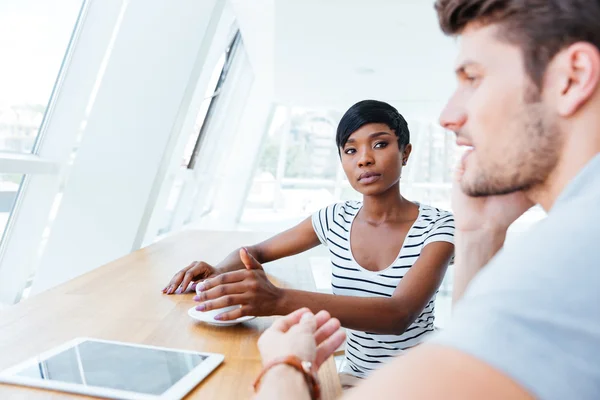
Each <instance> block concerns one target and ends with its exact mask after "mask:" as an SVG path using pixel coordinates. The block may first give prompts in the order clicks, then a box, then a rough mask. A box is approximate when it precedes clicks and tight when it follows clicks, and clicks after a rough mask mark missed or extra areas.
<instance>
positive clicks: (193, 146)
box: [157, 31, 243, 237]
mask: <svg viewBox="0 0 600 400" xmlns="http://www.w3.org/2000/svg"><path fill="white" fill-rule="evenodd" d="M240 48H243V42H242V37H241V34H240V32H239V31H236V32H235V34H234V35H233V39H231V41H230V42H229V45H228V46H227V48H226V49H225V51H224V52H223V54H222V55H221V57H219V59H218V61H217V63H216V65H215V67H214V69H213V71H212V74H211V77H210V80H209V82H208V85H207V88H206V92H205V96H204V100H203V102H202V105H201V107H200V110H199V112H198V115H197V116H196V122H195V125H194V133H195V134H191V135H190V137H189V139H188V141H187V143H186V145H185V148H184V152H183V158H182V161H181V168H180V169H179V170H178V171H177V173H176V174H174V175H172V176H171V177H170V179H171V184H170V185H171V186H170V191H169V195H168V199H167V203H166V207H165V211H164V213H163V216H162V221H161V223H160V227H159V229H158V232H157V236H158V237H160V236H161V235H164V234H167V233H169V232H171V231H172V230H174V229H178V227H179V225H181V224H183V223H187V222H189V221H190V219H191V215H186V216H184V215H183V214H188V212H189V211H190V210H189V209H190V208H191V207H192V205H193V203H194V200H195V196H196V195H197V193H198V187H197V186H198V182H197V181H196V178H195V176H194V171H193V170H194V167H195V166H196V163H197V161H198V154H199V152H200V148H201V145H202V142H203V140H204V138H205V136H206V134H207V132H208V131H209V129H210V125H211V122H213V119H214V116H215V113H216V110H217V105H218V104H219V100H220V98H221V95H222V94H223V87H224V85H225V82H227V78H228V75H229V73H230V72H231V68H232V65H233V63H234V60H235V59H236V53H237V51H238V49H240Z"/></svg>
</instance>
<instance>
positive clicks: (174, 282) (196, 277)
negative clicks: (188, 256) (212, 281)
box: [162, 261, 218, 294]
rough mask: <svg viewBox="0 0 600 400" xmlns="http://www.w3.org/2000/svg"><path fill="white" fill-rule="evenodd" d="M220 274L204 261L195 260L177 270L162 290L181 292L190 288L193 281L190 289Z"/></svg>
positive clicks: (171, 292) (164, 291)
mask: <svg viewBox="0 0 600 400" xmlns="http://www.w3.org/2000/svg"><path fill="white" fill-rule="evenodd" d="M217 275H218V272H217V270H216V269H215V268H214V267H213V266H212V265H209V264H207V263H205V262H204V261H194V262H193V263H191V264H190V265H188V266H187V267H185V268H184V269H182V270H181V271H179V272H177V273H176V274H175V276H173V279H171V282H169V284H168V285H167V286H166V287H165V288H164V289H163V290H162V292H163V293H165V294H173V293H177V294H181V293H184V292H185V291H186V290H188V286H190V283H192V286H191V287H190V288H189V290H191V291H193V290H195V289H196V284H197V282H199V281H203V280H205V279H208V278H212V277H215V276H217Z"/></svg>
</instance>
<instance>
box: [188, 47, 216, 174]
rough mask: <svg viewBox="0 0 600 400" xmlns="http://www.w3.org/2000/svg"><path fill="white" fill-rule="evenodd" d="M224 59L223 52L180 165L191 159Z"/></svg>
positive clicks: (213, 95)
mask: <svg viewBox="0 0 600 400" xmlns="http://www.w3.org/2000/svg"><path fill="white" fill-rule="evenodd" d="M225 59H226V54H225V53H224V54H223V55H222V56H221V57H220V58H219V61H218V62H217V65H216V66H215V68H214V69H213V72H212V75H211V77H210V81H209V82H208V86H207V88H206V92H205V93H204V101H203V102H202V106H200V111H199V112H198V115H197V116H196V123H195V124H194V131H193V134H191V135H190V137H189V139H188V142H187V144H186V146H185V151H184V152H183V160H182V161H181V165H182V166H183V167H187V166H188V165H189V163H190V160H191V159H192V155H193V154H194V148H195V147H196V142H197V141H198V135H199V134H200V130H201V129H202V125H204V120H205V118H206V113H207V112H208V107H209V106H210V103H211V102H212V101H213V98H214V97H215V96H217V94H216V90H217V84H218V83H219V78H220V76H221V73H222V71H223V67H224V65H225Z"/></svg>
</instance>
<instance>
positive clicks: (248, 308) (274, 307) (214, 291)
mask: <svg viewBox="0 0 600 400" xmlns="http://www.w3.org/2000/svg"><path fill="white" fill-rule="evenodd" d="M240 258H241V260H242V262H243V263H244V265H245V266H246V269H245V270H239V271H233V272H227V273H224V274H221V275H218V276H216V277H214V278H211V279H207V280H205V281H204V282H200V283H198V285H197V287H196V290H197V291H198V292H199V294H198V295H197V296H196V297H194V300H195V301H198V302H200V303H201V304H200V305H199V306H197V307H196V310H198V311H209V310H216V309H219V308H224V307H230V306H235V305H241V307H240V308H238V309H235V310H233V311H229V312H226V313H223V314H219V315H217V316H215V319H216V320H220V321H230V320H234V319H237V318H240V317H244V316H247V315H252V316H269V315H277V313H278V309H279V304H280V302H281V299H282V297H283V289H280V288H278V287H276V286H275V285H273V284H272V283H271V282H270V281H269V279H268V278H267V274H266V273H265V271H264V270H263V267H262V265H260V263H259V262H258V261H256V259H255V258H254V257H252V255H251V254H250V253H248V251H247V250H246V249H241V250H240Z"/></svg>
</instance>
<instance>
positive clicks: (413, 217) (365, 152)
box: [163, 100, 454, 377]
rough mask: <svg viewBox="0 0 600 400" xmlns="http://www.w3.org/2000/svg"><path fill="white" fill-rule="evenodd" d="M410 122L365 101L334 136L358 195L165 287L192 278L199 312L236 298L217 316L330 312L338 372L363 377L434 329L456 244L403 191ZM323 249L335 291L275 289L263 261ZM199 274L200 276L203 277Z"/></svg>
mask: <svg viewBox="0 0 600 400" xmlns="http://www.w3.org/2000/svg"><path fill="white" fill-rule="evenodd" d="M409 139H410V136H409V130H408V125H407V123H406V121H405V119H404V118H403V117H402V116H401V115H400V114H399V113H398V111H397V110H396V109H395V108H394V107H392V106H390V105H389V104H386V103H383V102H380V101H374V100H365V101H361V102H359V103H357V104H355V105H354V106H352V107H351V108H350V109H349V110H348V111H347V112H346V114H345V115H344V116H343V117H342V119H341V121H340V124H339V126H338V130H337V134H336V143H337V146H338V149H339V153H340V159H341V162H342V166H343V169H344V172H345V174H346V176H347V178H348V181H349V182H350V184H351V185H352V187H353V188H354V189H355V190H357V191H358V192H360V193H361V194H362V195H363V200H362V201H346V202H342V203H337V204H332V205H330V206H328V207H326V208H324V209H322V210H320V211H318V212H317V213H315V214H314V215H313V216H312V217H309V218H307V219H306V220H304V221H303V222H301V223H300V224H298V225H297V226H295V227H293V228H291V229H289V230H287V231H285V232H283V233H280V234H279V235H276V236H274V237H272V238H270V239H268V240H266V241H264V242H262V243H259V244H256V245H254V246H249V247H246V248H242V249H239V250H236V251H234V252H233V253H231V254H230V255H229V256H228V257H227V258H226V259H225V260H223V261H222V262H221V263H219V264H218V265H216V266H215V267H213V266H211V265H208V264H206V263H205V262H194V263H192V264H190V265H189V266H188V267H186V268H184V269H183V270H181V271H179V272H178V273H177V274H176V275H175V276H174V277H173V279H172V280H171V282H170V283H169V285H168V286H167V287H166V288H164V289H163V292H164V293H167V294H172V293H175V292H177V293H181V292H183V291H185V288H187V287H188V286H189V285H190V283H194V282H198V286H199V288H198V290H199V291H200V295H199V296H197V297H196V300H197V301H199V302H200V305H199V306H198V307H197V309H198V310H200V311H207V310H212V309H218V308H222V307H226V306H230V305H235V304H240V305H241V307H240V308H239V309H236V310H235V311H232V312H228V313H224V314H222V315H220V319H221V320H230V319H236V318H238V317H241V316H244V315H258V316H261V315H262V316H264V315H285V314H288V313H290V312H292V311H294V310H296V309H298V308H301V307H308V308H309V309H310V310H312V311H313V312H317V311H319V310H326V311H328V312H329V313H330V314H331V316H333V317H335V318H337V319H339V320H340V322H341V324H342V326H344V327H345V328H347V340H346V361H347V362H346V363H345V366H344V368H343V372H345V373H348V374H350V375H353V376H356V377H365V376H366V375H367V374H368V373H369V372H370V371H372V370H373V369H376V368H377V367H379V366H380V365H381V364H382V363H384V362H386V361H387V360H389V359H390V358H391V357H393V356H395V355H397V354H400V353H402V352H403V351H404V350H406V349H408V348H410V347H412V346H415V345H417V344H419V343H420V342H421V341H422V340H423V339H424V338H425V337H426V336H428V334H429V333H431V332H433V330H434V325H433V322H434V306H435V294H436V292H437V289H438V287H439V285H440V283H441V281H442V278H443V277H444V273H445V271H446V268H447V266H448V263H449V262H450V259H451V258H452V254H453V252H454V245H453V234H454V224H453V222H454V219H453V217H452V215H451V214H450V213H448V212H446V211H441V210H439V209H437V208H433V207H430V206H427V205H424V204H418V203H414V202H411V201H409V200H407V199H406V198H404V197H403V196H402V195H401V193H400V176H401V174H402V167H403V166H405V165H406V164H407V162H408V159H409V156H410V153H411V150H412V147H411V144H410V140H409ZM318 244H323V245H325V246H327V247H328V248H329V253H330V257H331V264H332V286H333V293H334V295H328V294H321V293H311V292H304V291H298V290H289V289H280V288H277V287H275V286H274V285H273V284H271V282H269V280H268V279H267V277H266V275H265V273H264V271H263V270H262V267H261V265H260V264H261V263H266V262H269V261H273V260H277V259H280V258H283V257H287V256H291V255H294V254H298V253H301V252H303V251H306V250H308V249H311V248H313V247H315V246H317V245H318ZM200 281H203V282H200Z"/></svg>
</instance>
